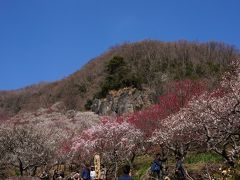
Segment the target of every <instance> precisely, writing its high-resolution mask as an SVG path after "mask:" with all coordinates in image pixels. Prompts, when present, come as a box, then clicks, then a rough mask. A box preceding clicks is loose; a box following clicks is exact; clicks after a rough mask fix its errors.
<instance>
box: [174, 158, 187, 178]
mask: <svg viewBox="0 0 240 180" xmlns="http://www.w3.org/2000/svg"><path fill="white" fill-rule="evenodd" d="M175 174H176V175H177V179H178V180H185V179H186V173H185V170H184V168H183V162H182V160H181V158H180V157H176V170H175Z"/></svg>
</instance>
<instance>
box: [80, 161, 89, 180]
mask: <svg viewBox="0 0 240 180" xmlns="http://www.w3.org/2000/svg"><path fill="white" fill-rule="evenodd" d="M81 178H82V180H90V169H89V166H88V165H87V164H83V169H82V174H81Z"/></svg>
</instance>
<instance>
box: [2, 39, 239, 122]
mask: <svg viewBox="0 0 240 180" xmlns="http://www.w3.org/2000/svg"><path fill="white" fill-rule="evenodd" d="M238 56H239V53H238V51H237V50H236V49H235V48H233V47H232V46H229V45H226V44H224V43H218V42H208V43H198V42H187V41H178V42H160V41H150V40H145V41H141V42H137V43H126V44H123V45H119V46H115V47H112V48H111V49H109V50H108V51H107V52H105V53H103V54H102V55H100V56H99V57H96V58H95V59H92V60H91V61H89V63H87V64H86V65H85V66H84V67H83V68H82V69H80V70H79V71H77V72H75V73H73V74H72V75H70V76H68V77H67V78H65V79H62V80H59V81H56V82H53V83H48V84H37V85H33V86H29V87H26V88H23V89H19V90H16V91H8V92H0V118H2V119H4V118H5V116H12V115H15V114H17V113H18V112H25V111H33V110H37V109H39V108H40V107H43V108H48V107H50V106H51V105H53V104H54V103H56V102H59V101H61V102H64V104H65V106H66V109H75V110H85V104H86V103H87V101H88V100H92V99H93V98H94V97H96V96H97V95H98V94H99V92H101V91H102V88H103V85H104V83H105V82H106V79H107V78H108V77H109V74H108V71H107V70H106V67H107V65H108V63H109V62H110V60H112V59H114V57H121V58H122V59H123V60H124V63H126V64H125V65H124V66H126V67H127V70H128V71H130V72H131V75H132V77H134V78H136V79H137V81H138V83H139V84H140V86H141V88H142V87H144V88H148V89H150V90H151V92H152V93H153V94H154V96H156V97H157V96H159V95H161V94H162V93H164V88H165V86H164V84H166V83H167V82H170V81H172V80H182V79H193V80H195V79H203V80H207V81H208V84H209V87H212V86H214V85H215V84H216V83H217V82H218V78H219V76H220V75H221V74H222V73H223V72H224V71H226V70H227V69H228V64H229V62H230V61H231V60H232V59H235V58H236V57H238ZM128 85H129V84H128ZM130 85H132V84H131V83H130ZM121 87H122V86H121ZM112 89H114V88H112ZM109 90H110V89H109ZM107 93H108V92H107Z"/></svg>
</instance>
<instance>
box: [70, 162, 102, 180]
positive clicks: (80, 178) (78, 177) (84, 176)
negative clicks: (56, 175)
mask: <svg viewBox="0 0 240 180" xmlns="http://www.w3.org/2000/svg"><path fill="white" fill-rule="evenodd" d="M95 179H99V180H105V179H106V168H105V167H104V165H101V172H100V178H96V172H95V167H94V166H91V167H90V168H89V167H88V165H85V164H83V168H82V171H81V173H80V172H79V171H76V173H75V174H73V175H72V176H70V177H69V178H68V180H95Z"/></svg>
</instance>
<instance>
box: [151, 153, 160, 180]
mask: <svg viewBox="0 0 240 180" xmlns="http://www.w3.org/2000/svg"><path fill="white" fill-rule="evenodd" d="M160 158H161V157H160V154H159V153H158V154H156V156H155V159H154V161H153V162H152V165H151V178H150V179H159V180H162V161H161V159H160Z"/></svg>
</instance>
